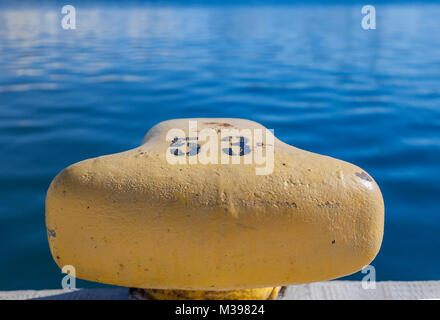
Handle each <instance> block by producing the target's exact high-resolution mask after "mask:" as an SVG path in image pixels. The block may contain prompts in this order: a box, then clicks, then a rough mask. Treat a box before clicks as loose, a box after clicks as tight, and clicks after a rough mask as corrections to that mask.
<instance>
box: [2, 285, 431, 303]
mask: <svg viewBox="0 0 440 320" xmlns="http://www.w3.org/2000/svg"><path fill="white" fill-rule="evenodd" d="M5 299H6V300H26V299H38V300H40V299H42V300H127V299H130V297H129V295H128V288H101V289H72V290H63V289H58V290H20V291H0V300H5ZM280 299H284V300H291V299H295V300H359V299H362V300H364V299H365V300H385V299H386V300H389V299H399V300H400V299H440V281H409V282H403V281H402V282H401V281H381V282H376V288H375V289H364V288H362V283H361V282H360V281H325V282H316V283H309V284H303V285H297V286H289V287H287V290H286V291H285V293H284V296H283V297H281V298H280Z"/></svg>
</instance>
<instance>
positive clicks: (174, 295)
mask: <svg viewBox="0 0 440 320" xmlns="http://www.w3.org/2000/svg"><path fill="white" fill-rule="evenodd" d="M279 290H280V287H270V288H257V289H242V290H229V291H199V290H162V289H139V288H131V289H130V296H131V297H132V298H133V299H135V300H276V299H277V298H278V292H279Z"/></svg>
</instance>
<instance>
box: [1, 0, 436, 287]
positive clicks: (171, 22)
mask: <svg viewBox="0 0 440 320" xmlns="http://www.w3.org/2000/svg"><path fill="white" fill-rule="evenodd" d="M360 8H361V6H359V5H338V6H336V5H335V6H325V5H323V6H321V5H318V6H311V5H310V6H307V5H306V6H304V5H292V6H257V7H251V6H246V5H241V6H187V7H185V6H180V7H175V6H162V7H159V6H156V7H153V6H134V7H133V6H130V7H125V8H118V7H114V6H112V7H109V8H104V7H102V6H95V7H82V6H78V7H77V29H76V30H63V29H62V28H61V26H60V21H61V12H60V11H61V8H60V7H57V6H49V7H40V8H32V7H26V8H14V7H12V8H11V7H9V8H0V168H1V170H0V189H1V190H0V192H1V196H0V290H1V289H3V290H6V289H31V288H35V289H42V288H57V287H59V286H60V280H61V278H62V275H61V274H60V271H59V269H58V267H57V266H56V265H55V263H54V262H53V260H52V258H51V256H50V252H49V248H48V244H47V238H46V232H45V225H44V199H45V193H46V190H47V187H48V186H49V183H50V181H51V180H52V179H53V177H54V176H55V175H56V174H57V173H58V172H59V171H60V170H62V169H63V168H64V167H66V166H68V165H70V164H72V163H74V162H77V161H80V160H83V159H86V158H90V157H95V156H99V155H103V154H109V153H115V152H119V151H123V150H126V149H129V148H133V147H136V146H138V145H139V144H140V142H141V140H142V138H143V136H144V134H145V133H146V131H147V130H148V129H149V128H150V127H152V126H153V125H154V124H156V123H157V122H159V121H162V120H167V119H171V118H180V117H240V118H247V119H251V120H255V121H258V122H260V123H262V124H263V125H265V126H266V127H268V128H273V129H274V130H275V134H276V135H277V136H278V137H279V138H280V139H281V140H283V141H285V142H287V143H289V144H292V145H294V146H297V147H299V148H302V149H306V150H309V151H312V152H317V153H321V154H326V155H330V156H333V157H337V158H340V159H343V160H346V161H349V162H352V163H355V164H357V165H359V166H360V167H362V168H364V169H365V170H366V171H368V172H369V173H370V174H371V175H372V176H373V177H374V178H375V179H376V181H377V182H378V184H379V186H380V187H381V189H382V192H383V196H384V200H385V206H386V225H385V236H384V242H383V246H382V249H381V251H380V253H379V255H378V257H377V258H376V260H375V261H374V262H373V265H374V266H375V267H376V275H377V278H378V279H379V280H434V279H437V280H440V254H439V248H440V237H439V234H440V219H439V218H440V216H439V215H440V210H439V202H440V182H439V179H440V35H439V34H440V19H439V16H440V6H437V5H432V4H426V5H424V4H419V5H417V6H411V5H397V4H395V5H388V6H385V5H382V6H380V5H378V6H376V10H377V29H376V30H371V31H365V30H362V28H361V24H360V21H361V18H362V15H361V12H360ZM363 276H364V275H362V274H361V273H357V274H355V275H352V276H350V279H358V280H360V279H362V277H363ZM79 285H80V286H88V285H91V283H87V282H80V284H79Z"/></svg>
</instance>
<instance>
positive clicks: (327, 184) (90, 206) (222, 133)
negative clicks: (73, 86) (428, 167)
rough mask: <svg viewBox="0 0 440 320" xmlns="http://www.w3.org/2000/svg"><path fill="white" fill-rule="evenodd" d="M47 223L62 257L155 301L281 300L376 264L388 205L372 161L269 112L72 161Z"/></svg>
mask: <svg viewBox="0 0 440 320" xmlns="http://www.w3.org/2000/svg"><path fill="white" fill-rule="evenodd" d="M226 160H227V161H228V163H226ZM237 161H238V163H237ZM46 225H47V230H48V238H49V245H50V249H51V252H52V255H53V257H54V259H55V261H56V263H57V264H58V266H60V267H61V268H62V267H63V266H64V265H73V266H74V267H75V269H76V276H77V277H78V278H81V279H86V280H91V281H97V282H101V283H107V284H114V285H120V286H125V287H134V288H142V289H146V290H141V291H137V293H138V296H140V295H142V294H143V295H145V296H148V297H151V298H156V299H168V298H173V299H178V298H185V299H247V298H252V299H268V298H274V297H275V296H276V295H277V292H278V287H279V286H285V285H292V284H300V283H308V282H314V281H322V280H328V279H334V278H338V277H341V276H345V275H348V274H351V273H354V272H356V271H358V270H360V269H361V268H362V267H363V266H365V265H368V264H369V263H370V262H371V261H372V260H373V259H374V257H375V256H376V254H377V253H378V251H379V249H380V246H381V242H382V235H383V227H384V204H383V200H382V195H381V193H380V190H379V187H378V186H377V184H376V183H375V182H374V180H373V179H372V178H371V177H370V176H369V175H368V174H367V173H366V172H365V171H364V170H362V169H360V168H359V167H357V166H355V165H352V164H350V163H347V162H344V161H341V160H337V159H334V158H330V157H327V156H322V155H318V154H314V153H311V152H307V151H304V150H301V149H297V148H295V147H292V146H290V145H287V144H285V143H283V142H282V141H280V140H278V139H276V138H274V136H273V135H272V134H271V132H270V131H267V130H266V128H264V127H263V126H261V125H260V124H258V123H256V122H253V121H249V120H242V119H227V118H226V119H224V118H221V119H218V118H199V119H178V120H169V121H165V122H161V123H159V124H157V125H156V126H155V127H153V128H152V129H151V130H150V131H149V132H148V133H147V135H146V137H145V139H144V141H143V143H142V145H141V146H139V147H137V148H135V149H132V150H128V151H125V152H121V153H117V154H112V155H106V156H101V157H98V158H93V159H88V160H84V161H81V162H78V163H75V164H73V165H71V166H69V167H68V168H66V169H64V170H63V171H62V172H61V173H59V174H58V175H57V176H56V177H55V179H54V180H53V181H52V183H51V185H50V187H49V190H48V192H47V198H46ZM153 289H154V290H153ZM139 292H142V294H140V293H139Z"/></svg>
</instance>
